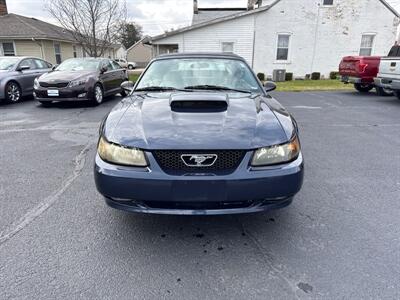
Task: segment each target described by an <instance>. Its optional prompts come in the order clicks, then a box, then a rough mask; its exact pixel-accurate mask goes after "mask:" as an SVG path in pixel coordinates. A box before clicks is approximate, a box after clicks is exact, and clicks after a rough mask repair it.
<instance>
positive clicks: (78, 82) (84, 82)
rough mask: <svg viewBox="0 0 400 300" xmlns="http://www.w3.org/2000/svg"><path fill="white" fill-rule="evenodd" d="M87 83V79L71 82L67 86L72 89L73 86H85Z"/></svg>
mask: <svg viewBox="0 0 400 300" xmlns="http://www.w3.org/2000/svg"><path fill="white" fill-rule="evenodd" d="M87 81H88V80H87V79H83V80H74V81H71V82H70V83H69V85H68V86H69V87H74V86H79V85H84V84H86V82H87Z"/></svg>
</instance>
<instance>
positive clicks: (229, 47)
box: [222, 42, 235, 53]
mask: <svg viewBox="0 0 400 300" xmlns="http://www.w3.org/2000/svg"><path fill="white" fill-rule="evenodd" d="M234 45H235V44H234V43H232V42H223V43H222V52H228V53H233V50H234V49H233V48H234Z"/></svg>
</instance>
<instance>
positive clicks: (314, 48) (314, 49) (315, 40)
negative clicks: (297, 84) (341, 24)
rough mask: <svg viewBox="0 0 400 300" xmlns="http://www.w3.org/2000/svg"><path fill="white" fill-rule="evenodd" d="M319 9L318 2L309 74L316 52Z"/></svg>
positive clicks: (312, 68) (312, 67)
mask: <svg viewBox="0 0 400 300" xmlns="http://www.w3.org/2000/svg"><path fill="white" fill-rule="evenodd" d="M320 9H321V6H320V4H318V13H317V23H316V24H315V33H314V45H313V54H312V58H311V70H310V74H311V73H312V72H313V70H314V62H315V54H316V51H317V38H318V31H319V30H318V29H319V18H320V15H319V14H320Z"/></svg>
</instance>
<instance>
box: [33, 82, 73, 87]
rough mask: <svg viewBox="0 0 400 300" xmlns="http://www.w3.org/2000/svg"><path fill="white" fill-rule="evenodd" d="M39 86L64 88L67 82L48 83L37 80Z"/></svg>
mask: <svg viewBox="0 0 400 300" xmlns="http://www.w3.org/2000/svg"><path fill="white" fill-rule="evenodd" d="M39 84H40V86H42V87H45V88H49V87H52V88H65V87H67V86H68V84H69V82H55V83H53V82H52V83H48V82H39Z"/></svg>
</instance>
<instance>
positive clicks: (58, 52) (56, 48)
mask: <svg viewBox="0 0 400 300" xmlns="http://www.w3.org/2000/svg"><path fill="white" fill-rule="evenodd" d="M54 53H55V54H56V64H61V61H62V57H61V45H60V44H59V43H54Z"/></svg>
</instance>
